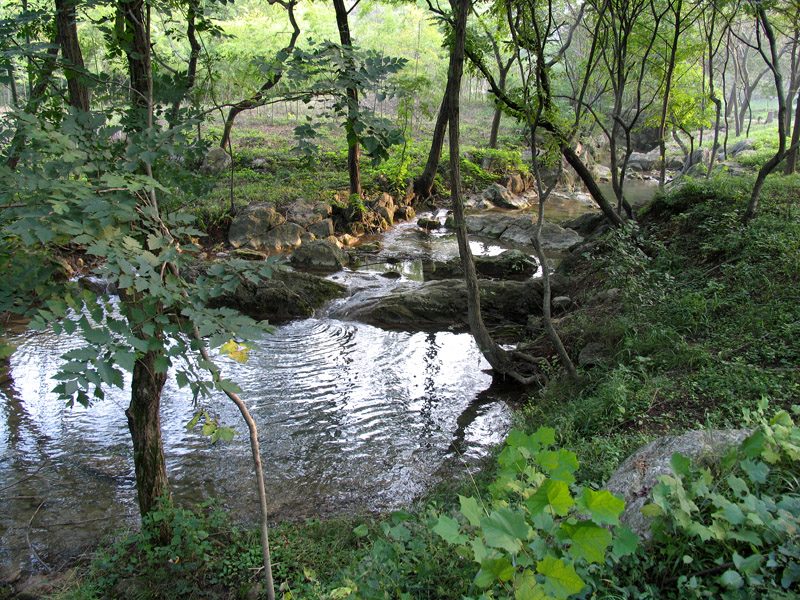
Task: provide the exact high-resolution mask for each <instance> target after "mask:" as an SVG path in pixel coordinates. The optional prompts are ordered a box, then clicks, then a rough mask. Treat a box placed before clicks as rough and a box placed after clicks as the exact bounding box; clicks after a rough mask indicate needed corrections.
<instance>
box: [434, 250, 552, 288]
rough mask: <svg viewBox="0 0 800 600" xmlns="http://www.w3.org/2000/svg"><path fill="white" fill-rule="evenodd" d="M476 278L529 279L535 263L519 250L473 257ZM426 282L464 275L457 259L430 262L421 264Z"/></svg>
mask: <svg viewBox="0 0 800 600" xmlns="http://www.w3.org/2000/svg"><path fill="white" fill-rule="evenodd" d="M474 261H475V270H476V271H477V273H478V277H481V278H484V279H512V280H517V281H522V280H525V279H530V278H531V277H533V275H534V274H535V273H536V270H537V268H538V265H537V263H536V261H535V260H534V259H533V258H532V257H530V256H528V255H527V254H525V253H524V252H522V251H521V250H513V249H512V250H506V251H504V252H502V253H501V254H499V255H497V256H476V257H474ZM422 268H423V275H424V277H425V280H426V281H434V280H441V279H457V278H459V277H462V276H463V275H464V269H463V268H462V266H461V260H460V259H459V258H453V259H450V260H447V261H441V260H431V261H425V262H423V264H422Z"/></svg>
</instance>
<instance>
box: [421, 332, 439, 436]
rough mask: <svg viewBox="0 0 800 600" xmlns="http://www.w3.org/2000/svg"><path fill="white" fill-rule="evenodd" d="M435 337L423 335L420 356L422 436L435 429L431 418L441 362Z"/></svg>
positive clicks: (436, 400)
mask: <svg viewBox="0 0 800 600" xmlns="http://www.w3.org/2000/svg"><path fill="white" fill-rule="evenodd" d="M436 335H437V334H436V333H435V332H430V333H427V334H425V342H424V344H425V353H424V354H423V356H422V365H423V367H422V371H423V376H424V379H423V380H422V390H423V395H422V408H420V411H419V416H420V418H421V421H422V434H423V435H429V434H430V433H431V432H432V431H433V430H434V429H436V427H435V423H434V419H433V418H432V417H433V409H434V407H435V406H436V404H437V403H438V399H439V398H438V396H437V394H436V377H437V375H439V373H440V372H441V370H442V361H441V359H440V358H439V351H440V350H441V346H439V343H438V342H437V340H436Z"/></svg>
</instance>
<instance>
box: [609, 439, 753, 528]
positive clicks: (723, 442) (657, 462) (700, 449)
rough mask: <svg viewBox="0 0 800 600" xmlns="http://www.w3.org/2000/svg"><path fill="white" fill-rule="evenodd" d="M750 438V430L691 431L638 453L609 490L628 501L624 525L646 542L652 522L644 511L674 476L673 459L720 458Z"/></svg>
mask: <svg viewBox="0 0 800 600" xmlns="http://www.w3.org/2000/svg"><path fill="white" fill-rule="evenodd" d="M748 435H750V432H749V431H748V430H746V429H717V430H710V431H690V432H688V433H684V434H683V435H679V436H665V437H661V438H658V439H657V440H655V441H653V442H651V443H649V444H647V445H646V446H644V447H642V448H640V449H639V450H637V451H636V452H635V453H634V454H633V455H632V456H630V457H629V458H628V459H626V460H625V462H623V463H622V464H621V465H620V467H619V468H618V469H617V470H616V471H615V472H614V474H613V475H612V476H611V478H610V479H609V480H608V483H607V484H606V488H607V489H608V490H609V491H611V492H612V493H614V494H616V495H617V496H620V497H622V498H623V499H624V500H625V512H623V513H622V516H621V517H620V519H621V521H622V522H623V523H624V524H625V525H627V526H628V527H630V528H631V529H632V530H633V531H634V532H636V533H637V534H638V535H639V537H641V538H642V539H645V540H646V539H649V538H650V537H651V532H650V522H649V520H648V519H647V517H645V516H644V515H643V514H642V512H641V510H642V507H643V506H644V505H645V504H646V503H647V502H649V500H650V492H651V491H652V489H653V487H654V486H655V485H656V484H657V483H658V479H659V477H661V476H662V475H672V474H673V472H672V467H671V465H670V461H671V460H672V455H673V454H675V453H676V452H677V453H680V454H682V455H684V456H686V457H688V458H691V459H692V460H698V459H709V458H719V457H720V456H721V455H722V454H724V453H725V451H726V450H727V449H728V448H730V447H731V446H735V445H738V444H741V443H742V442H743V441H744V439H745V438H746V437H747V436H748Z"/></svg>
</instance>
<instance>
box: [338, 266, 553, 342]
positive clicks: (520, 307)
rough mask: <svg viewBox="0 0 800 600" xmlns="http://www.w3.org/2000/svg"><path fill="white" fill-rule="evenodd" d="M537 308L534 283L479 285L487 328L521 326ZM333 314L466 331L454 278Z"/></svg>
mask: <svg viewBox="0 0 800 600" xmlns="http://www.w3.org/2000/svg"><path fill="white" fill-rule="evenodd" d="M554 294H558V291H554ZM541 306H542V283H541V281H539V280H534V279H529V280H527V281H492V280H487V281H483V282H481V311H482V314H483V319H484V322H485V323H486V325H487V326H488V327H490V328H493V327H503V326H506V325H517V326H522V327H524V326H526V325H527V323H528V317H529V316H530V315H531V314H541ZM334 316H336V317H338V318H343V319H350V320H354V321H360V322H362V323H367V324H369V325H374V326H376V327H381V328H383V329H392V330H400V331H457V332H459V331H468V330H469V322H468V319H467V291H466V286H465V284H464V282H463V281H461V280H454V279H447V280H443V281H430V282H426V283H423V284H422V285H419V284H407V285H405V286H401V287H398V288H396V289H395V290H393V291H391V292H389V293H388V294H383V295H380V296H376V297H370V298H366V299H364V300H361V301H350V302H348V303H347V305H345V306H343V307H341V308H340V309H338V310H337V311H335V312H334Z"/></svg>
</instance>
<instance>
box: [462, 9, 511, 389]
mask: <svg viewBox="0 0 800 600" xmlns="http://www.w3.org/2000/svg"><path fill="white" fill-rule="evenodd" d="M450 6H451V8H452V10H453V15H454V24H453V25H454V26H453V30H454V31H453V36H454V38H453V46H452V49H451V50H450V66H449V71H448V76H447V79H448V82H449V85H448V88H447V91H448V94H447V97H446V101H447V112H448V116H449V121H450V122H449V141H450V178H451V182H450V197H451V200H452V206H453V219H454V220H455V229H456V237H457V238H458V253H459V256H460V257H461V264H462V265H463V268H464V282H465V284H466V288H467V315H468V320H469V325H470V330H471V331H472V335H473V337H474V338H475V342H476V343H477V344H478V347H479V348H480V350H481V352H482V353H483V355H484V357H485V358H486V360H487V361H488V362H489V364H490V365H491V366H492V368H493V369H494V370H495V371H497V372H498V373H501V374H507V373H509V372H510V371H511V365H510V362H511V361H510V360H509V358H508V356H507V354H506V353H505V351H504V350H503V349H502V348H500V347H499V346H498V345H497V344H496V343H495V341H494V340H493V339H492V336H491V335H490V334H489V331H488V330H487V329H486V325H485V323H484V322H483V316H482V315H481V293H480V288H479V286H478V275H477V273H476V271H475V261H474V260H473V258H472V251H471V250H470V247H469V240H468V238H467V225H466V220H465V218H464V203H463V201H462V197H461V164H460V160H459V158H460V157H459V154H460V147H459V123H458V117H459V96H460V89H461V75H462V73H463V70H464V45H465V38H466V24H467V14H468V13H469V9H470V0H450Z"/></svg>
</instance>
